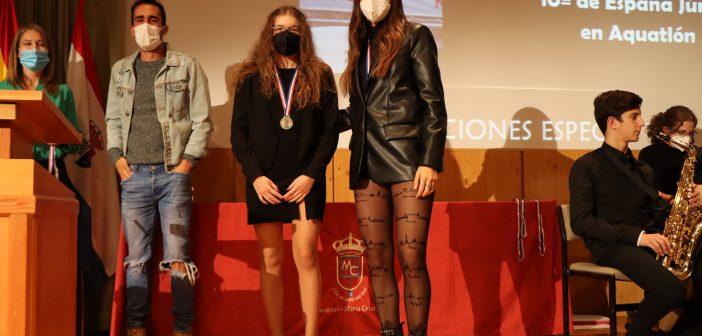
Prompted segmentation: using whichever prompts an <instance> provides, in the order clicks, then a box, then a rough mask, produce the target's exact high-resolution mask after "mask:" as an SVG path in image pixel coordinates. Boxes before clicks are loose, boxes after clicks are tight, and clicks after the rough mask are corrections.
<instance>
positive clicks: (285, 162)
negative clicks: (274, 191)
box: [246, 69, 326, 224]
mask: <svg viewBox="0 0 702 336" xmlns="http://www.w3.org/2000/svg"><path fill="white" fill-rule="evenodd" d="M294 75H295V69H278V76H279V77H280V80H281V81H282V83H283V90H284V92H285V96H286V98H287V97H288V96H289V95H290V92H289V91H290V85H291V84H292V80H293V77H294ZM303 112H305V111H302V110H297V111H295V110H294V109H293V111H292V112H291V113H290V117H291V118H292V119H293V122H297V121H298V120H299V118H296V114H298V113H303ZM276 114H278V115H275V116H274V118H273V119H274V120H273V121H274V122H275V124H276V125H277V123H278V122H279V121H280V119H281V118H283V116H284V111H283V110H282V109H281V110H279V111H277V113H276ZM274 129H275V132H276V136H277V137H278V145H277V146H276V150H275V155H274V159H273V164H272V166H271V167H270V168H264V169H263V171H264V175H265V176H266V177H268V178H269V179H271V180H272V181H273V183H275V185H276V186H278V189H279V192H280V194H281V195H285V193H286V192H287V189H288V186H289V185H290V184H291V183H292V182H293V181H294V180H295V179H296V178H298V177H299V176H300V175H302V174H303V173H304V168H305V167H306V166H307V165H308V164H309V162H305V160H303V159H300V156H299V155H298V153H299V148H300V140H301V138H302V137H301V127H300V125H299V123H293V127H292V128H291V129H289V130H284V129H283V128H281V127H279V126H278V127H274ZM246 204H247V208H248V222H249V224H260V223H272V222H283V223H290V222H292V221H293V220H296V219H299V218H300V211H299V204H297V203H288V202H285V201H282V203H280V204H276V205H268V204H264V203H262V202H261V201H260V200H259V198H258V194H257V193H256V190H255V189H254V187H253V184H252V183H247V187H246ZM325 204H326V185H325V180H324V179H315V182H314V185H313V186H312V189H311V190H310V193H309V194H308V195H307V197H305V208H306V215H307V219H308V220H313V219H314V220H321V219H322V218H323V217H324V207H325Z"/></svg>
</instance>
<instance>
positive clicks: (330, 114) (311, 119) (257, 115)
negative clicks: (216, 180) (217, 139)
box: [231, 69, 339, 183]
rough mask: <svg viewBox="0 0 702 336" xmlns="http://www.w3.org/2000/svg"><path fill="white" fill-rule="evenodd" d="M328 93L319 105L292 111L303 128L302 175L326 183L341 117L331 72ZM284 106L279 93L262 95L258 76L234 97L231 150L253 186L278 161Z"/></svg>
mask: <svg viewBox="0 0 702 336" xmlns="http://www.w3.org/2000/svg"><path fill="white" fill-rule="evenodd" d="M325 80H326V81H327V86H326V87H327V88H328V90H327V91H326V92H322V97H321V100H320V102H319V103H318V104H312V105H310V106H308V107H306V108H304V109H302V110H295V111H293V112H291V114H292V115H293V118H294V120H295V125H296V126H298V125H299V126H300V127H301V133H302V140H301V143H300V149H299V152H298V155H299V158H300V161H301V162H306V163H307V164H306V168H304V169H303V174H304V175H307V176H309V177H312V178H314V179H315V180H317V181H318V182H321V183H323V182H324V181H325V172H326V167H327V165H328V164H329V162H330V161H331V159H332V157H333V155H334V152H335V151H336V145H337V142H338V140H339V134H338V130H337V129H336V122H337V120H338V118H339V116H338V115H339V112H338V109H339V107H338V98H337V93H336V83H335V81H334V76H333V74H332V73H331V69H329V71H328V72H327V75H326V77H325ZM282 111H283V106H282V104H281V101H280V97H279V94H278V92H277V91H275V93H274V94H273V95H272V96H271V97H267V96H265V95H264V94H263V93H262V90H261V84H260V80H259V76H258V74H254V75H251V76H249V77H248V78H246V80H245V81H244V82H243V84H242V85H241V87H240V88H238V89H237V92H236V95H235V97H234V112H233V116H232V134H231V143H232V150H233V151H234V155H235V156H236V158H237V160H238V161H239V163H240V164H241V166H242V168H243V170H244V175H246V180H247V182H249V183H252V182H253V181H254V180H255V179H256V178H257V177H259V176H262V175H266V174H265V171H266V169H269V168H271V167H272V165H273V162H274V160H275V153H276V148H277V146H278V137H277V133H276V129H275V128H276V127H280V124H279V122H280V118H279V117H277V116H278V115H282V114H283V112H282Z"/></svg>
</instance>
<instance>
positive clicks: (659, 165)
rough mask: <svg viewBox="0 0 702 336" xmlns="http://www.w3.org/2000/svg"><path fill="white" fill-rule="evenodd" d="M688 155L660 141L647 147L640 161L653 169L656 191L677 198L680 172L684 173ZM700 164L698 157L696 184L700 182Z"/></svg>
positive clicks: (641, 154)
mask: <svg viewBox="0 0 702 336" xmlns="http://www.w3.org/2000/svg"><path fill="white" fill-rule="evenodd" d="M686 157H687V154H686V153H685V152H683V151H680V150H678V149H675V148H673V147H670V146H668V145H666V144H664V143H662V142H660V141H657V140H654V142H653V143H652V144H651V145H649V146H646V147H645V148H644V149H642V150H641V153H639V160H640V161H643V162H645V163H647V164H648V165H649V166H651V168H653V175H654V179H655V184H656V189H658V191H660V192H662V193H665V194H668V195H672V196H675V193H676V192H677V190H678V181H679V180H680V172H681V171H682V167H683V163H684V162H685V158H686ZM700 176H701V174H700V164H699V155H698V164H697V167H696V168H695V178H694V180H695V182H697V183H699V182H700V181H699V180H700V178H699V177H700Z"/></svg>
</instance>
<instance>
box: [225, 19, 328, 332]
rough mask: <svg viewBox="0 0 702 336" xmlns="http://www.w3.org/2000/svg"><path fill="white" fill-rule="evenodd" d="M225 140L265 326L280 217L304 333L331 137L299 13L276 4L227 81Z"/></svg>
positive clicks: (278, 265)
mask: <svg viewBox="0 0 702 336" xmlns="http://www.w3.org/2000/svg"><path fill="white" fill-rule="evenodd" d="M234 93H235V96H234V115H233V117H232V129H231V143H232V149H233V150H234V155H235V156H236V158H237V160H238V162H239V163H240V164H241V166H242V168H243V171H244V174H245V175H246V181H247V186H246V204H247V207H248V222H249V224H252V225H253V227H254V229H255V231H256V237H257V238H258V242H259V249H260V267H261V268H260V276H261V293H262V295H263V302H264V306H265V310H266V316H267V318H268V325H269V328H270V331H271V334H272V335H274V336H277V335H283V308H284V304H283V280H282V274H281V272H282V261H283V259H284V258H283V255H284V250H283V246H284V245H283V223H292V226H293V235H292V254H293V259H294V261H295V265H296V267H297V271H298V275H299V279H300V296H301V301H302V310H303V313H304V316H305V323H306V324H305V326H306V331H305V335H316V334H317V324H318V314H319V305H320V296H321V281H320V273H319V266H318V262H317V244H318V241H319V227H320V225H321V220H322V218H323V216H324V206H325V202H326V187H325V172H326V167H327V165H328V164H329V162H330V161H331V159H332V156H333V155H334V151H335V150H336V144H337V141H338V130H337V128H336V122H337V120H338V102H337V94H336V85H335V82H334V76H333V73H332V71H331V68H330V67H329V66H328V65H326V64H325V63H324V62H322V61H321V60H320V59H319V58H318V57H317V55H316V53H315V47H314V44H313V41H312V33H311V30H310V27H309V25H308V23H307V20H306V18H305V16H304V14H303V13H302V12H301V11H300V10H298V9H297V8H295V7H292V6H282V7H280V8H278V9H276V10H274V11H273V12H272V13H271V14H270V15H269V16H268V20H267V21H266V24H265V26H264V27H263V31H262V32H261V35H260V38H259V40H258V42H257V43H256V44H255V46H254V47H253V49H252V51H251V53H250V54H249V56H248V58H247V60H246V61H245V62H244V63H243V64H242V66H241V69H240V71H239V73H238V75H237V78H236V81H235V83H234Z"/></svg>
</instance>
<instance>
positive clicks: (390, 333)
mask: <svg viewBox="0 0 702 336" xmlns="http://www.w3.org/2000/svg"><path fill="white" fill-rule="evenodd" d="M403 324H404V323H400V325H399V326H397V327H391V326H388V325H383V326H382V329H380V336H404V333H403V331H402V325H403Z"/></svg>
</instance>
